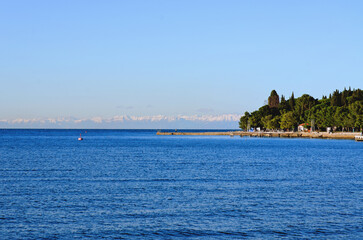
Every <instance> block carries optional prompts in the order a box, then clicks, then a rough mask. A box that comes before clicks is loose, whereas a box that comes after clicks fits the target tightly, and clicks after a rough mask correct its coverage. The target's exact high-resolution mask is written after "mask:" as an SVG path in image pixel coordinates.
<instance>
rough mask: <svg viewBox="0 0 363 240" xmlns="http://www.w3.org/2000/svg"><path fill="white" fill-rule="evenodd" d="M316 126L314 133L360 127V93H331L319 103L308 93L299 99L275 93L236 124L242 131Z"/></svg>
mask: <svg viewBox="0 0 363 240" xmlns="http://www.w3.org/2000/svg"><path fill="white" fill-rule="evenodd" d="M312 120H313V122H314V123H315V128H316V129H317V130H325V129H326V128H327V127H332V128H334V130H342V131H351V130H361V129H362V128H363V91H362V90H360V89H359V88H358V89H353V90H351V88H349V89H348V90H347V89H344V91H342V92H340V91H339V90H336V91H334V92H333V93H332V94H330V95H329V97H326V96H323V98H322V99H320V100H318V99H315V98H313V97H312V96H310V95H308V94H304V95H302V96H301V97H299V98H295V97H294V93H292V95H291V97H290V98H289V99H288V100H285V97H284V96H281V100H280V98H279V95H278V94H277V92H276V91H275V90H273V91H272V92H271V95H270V97H269V98H268V105H265V106H262V107H261V108H259V109H258V110H257V111H254V112H252V113H249V112H245V114H244V115H243V116H242V117H241V119H240V122H239V127H240V128H241V129H249V128H250V127H253V128H257V127H260V128H262V129H285V130H286V129H288V130H294V129H296V128H297V126H298V125H299V124H302V123H311V121H312Z"/></svg>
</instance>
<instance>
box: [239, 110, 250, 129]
mask: <svg viewBox="0 0 363 240" xmlns="http://www.w3.org/2000/svg"><path fill="white" fill-rule="evenodd" d="M249 118H250V113H249V112H245V115H243V116H242V117H241V118H240V120H239V127H240V128H241V129H242V130H248V129H247V125H248V121H249Z"/></svg>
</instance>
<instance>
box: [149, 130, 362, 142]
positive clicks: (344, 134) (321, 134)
mask: <svg viewBox="0 0 363 240" xmlns="http://www.w3.org/2000/svg"><path fill="white" fill-rule="evenodd" d="M156 135H164V136H171V135H176V136H184V135H187V136H231V137H234V136H240V137H281V138H319V139H349V140H354V139H355V136H360V132H356V133H353V132H339V133H327V132H312V133H309V132H243V131H226V132H157V133H156Z"/></svg>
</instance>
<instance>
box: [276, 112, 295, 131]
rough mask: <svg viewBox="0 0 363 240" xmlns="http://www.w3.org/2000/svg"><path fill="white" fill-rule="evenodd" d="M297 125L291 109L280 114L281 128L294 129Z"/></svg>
mask: <svg viewBox="0 0 363 240" xmlns="http://www.w3.org/2000/svg"><path fill="white" fill-rule="evenodd" d="M296 125H297V120H296V117H295V115H294V113H293V112H292V111H290V112H287V113H285V114H283V115H282V116H281V122H280V127H281V128H282V129H294V127H295V126H296Z"/></svg>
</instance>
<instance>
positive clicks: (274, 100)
mask: <svg viewBox="0 0 363 240" xmlns="http://www.w3.org/2000/svg"><path fill="white" fill-rule="evenodd" d="M279 103H280V98H279V95H278V94H277V92H276V91H275V90H272V91H271V94H270V97H269V98H268V106H269V107H270V108H277V107H278V106H279Z"/></svg>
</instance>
